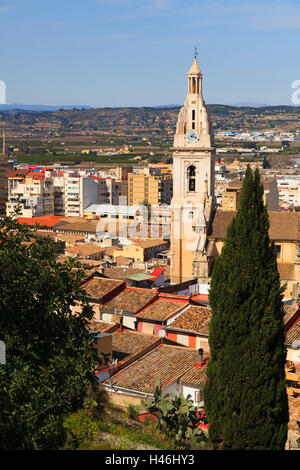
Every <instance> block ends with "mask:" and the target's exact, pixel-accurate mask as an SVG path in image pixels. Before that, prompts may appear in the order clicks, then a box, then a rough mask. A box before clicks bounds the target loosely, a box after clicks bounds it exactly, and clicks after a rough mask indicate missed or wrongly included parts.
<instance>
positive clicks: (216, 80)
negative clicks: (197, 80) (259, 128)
mask: <svg viewBox="0 0 300 470" xmlns="http://www.w3.org/2000/svg"><path fill="white" fill-rule="evenodd" d="M299 34H300V2H299V0H280V1H277V0H275V1H273V0H262V1H258V0H251V1H250V0H238V1H237V0H216V1H215V0H206V1H202V0H84V1H82V0H0V43H1V47H0V80H4V81H5V83H6V89H7V103H24V104H47V105H73V104H74V105H90V106H152V105H154V106H155V105H164V104H181V103H183V101H184V99H185V96H186V72H187V71H188V69H189V68H190V66H191V63H192V61H193V49H194V46H195V45H196V46H197V48H198V52H199V55H198V62H199V65H200V68H201V70H202V71H203V72H204V77H203V79H204V98H205V101H206V103H224V104H231V103H237V102H241V101H251V102H257V103H267V104H292V103H291V94H292V89H291V83H292V81H293V80H297V79H300V70H299V55H300V46H299V44H300V41H299Z"/></svg>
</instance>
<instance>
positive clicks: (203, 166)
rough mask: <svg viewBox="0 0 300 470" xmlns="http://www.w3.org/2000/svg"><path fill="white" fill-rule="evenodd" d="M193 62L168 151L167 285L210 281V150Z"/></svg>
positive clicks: (208, 128)
mask: <svg viewBox="0 0 300 470" xmlns="http://www.w3.org/2000/svg"><path fill="white" fill-rule="evenodd" d="M196 56H197V51H196V50H195V55H194V62H193V64H192V66H191V68H190V70H189V71H188V73H187V76H188V84H187V85H188V86H187V88H188V93H187V97H186V100H185V102H184V106H183V107H182V108H181V110H180V112H179V115H178V120H177V127H176V132H175V136H174V147H173V199H172V220H171V282H172V283H178V282H183V281H186V280H190V279H195V278H197V279H198V281H199V282H206V281H205V280H206V279H207V278H208V276H209V253H208V250H209V247H208V241H207V236H206V234H207V229H208V226H209V223H210V221H211V217H212V211H213V208H214V168H215V148H214V142H213V133H212V125H211V121H210V117H209V114H208V111H207V109H206V106H205V102H204V100H203V95H202V76H203V73H202V72H201V70H200V68H199V65H198V63H197V57H196Z"/></svg>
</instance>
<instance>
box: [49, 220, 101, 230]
mask: <svg viewBox="0 0 300 470" xmlns="http://www.w3.org/2000/svg"><path fill="white" fill-rule="evenodd" d="M98 224H99V221H98V220H86V219H82V221H80V222H71V223H65V224H61V223H60V224H59V225H57V226H56V227H54V230H55V231H57V230H59V231H61V230H63V231H66V232H71V233H72V232H78V233H81V232H84V233H96V232H97V227H98Z"/></svg>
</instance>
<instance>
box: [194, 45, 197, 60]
mask: <svg viewBox="0 0 300 470" xmlns="http://www.w3.org/2000/svg"><path fill="white" fill-rule="evenodd" d="M197 55H198V51H197V46H195V47H194V59H197Z"/></svg>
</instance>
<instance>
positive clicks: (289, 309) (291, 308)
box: [283, 304, 299, 325]
mask: <svg viewBox="0 0 300 470" xmlns="http://www.w3.org/2000/svg"><path fill="white" fill-rule="evenodd" d="M283 310H284V319H283V321H284V324H285V325H286V323H287V322H288V321H289V320H291V318H293V316H294V315H295V313H297V312H298V310H299V306H298V304H297V305H284V306H283Z"/></svg>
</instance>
